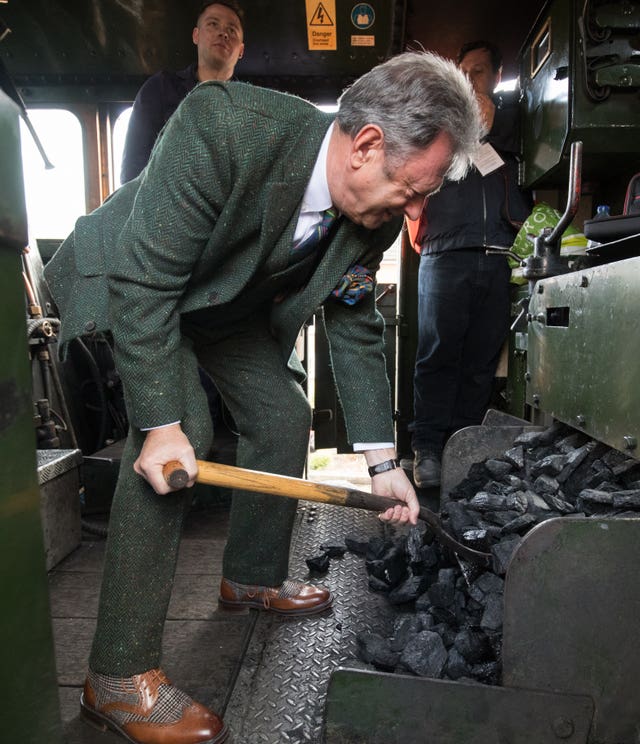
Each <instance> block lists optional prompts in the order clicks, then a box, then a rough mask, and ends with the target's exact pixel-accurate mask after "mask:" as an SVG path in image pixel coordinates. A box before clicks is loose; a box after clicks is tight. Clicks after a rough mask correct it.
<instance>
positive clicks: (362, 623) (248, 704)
mask: <svg viewBox="0 0 640 744" xmlns="http://www.w3.org/2000/svg"><path fill="white" fill-rule="evenodd" d="M382 534H383V526H382V524H381V523H380V521H379V520H378V519H377V517H376V516H375V515H373V514H372V513H371V512H364V511H360V510H357V509H346V508H343V507H338V506H331V505H325V504H315V503H312V502H306V501H303V502H300V504H299V506H298V513H297V517H296V525H295V529H294V533H293V538H292V543H291V563H290V569H291V571H290V575H291V576H292V577H293V578H297V579H300V580H305V581H308V580H309V577H308V572H307V566H306V564H305V559H306V558H310V557H311V556H313V555H316V554H317V553H319V552H320V545H321V544H323V543H325V542H329V541H330V542H339V541H343V540H344V538H345V536H347V535H356V536H358V538H362V539H365V540H367V539H369V538H370V537H373V536H374V535H382ZM314 583H320V584H322V585H324V586H327V587H328V588H329V589H330V590H331V591H332V593H333V595H334V602H333V607H332V609H331V610H328V611H327V612H325V613H323V614H321V615H317V616H311V617H307V618H297V619H294V618H287V619H284V618H278V617H277V616H273V615H270V614H268V613H264V612H261V613H259V616H258V618H257V621H256V625H255V629H254V632H253V635H252V637H251V640H250V641H249V644H248V648H247V653H246V656H245V658H244V660H243V663H242V668H241V670H240V673H239V675H238V678H237V681H236V684H235V687H234V689H233V691H232V694H231V697H230V700H229V703H228V705H227V707H226V711H225V721H226V722H227V723H228V725H229V727H230V729H231V731H232V732H233V742H234V744H285V743H286V742H292V743H294V742H295V744H301V743H302V742H305V743H306V742H311V743H312V744H320V742H321V741H322V718H323V709H324V702H325V697H326V692H327V687H328V684H329V678H330V675H331V673H332V672H333V671H334V670H335V669H336V668H337V667H338V666H340V665H343V666H354V665H358V662H356V661H355V660H356V634H357V633H360V632H362V631H367V630H370V631H375V632H380V633H381V634H384V633H385V632H386V631H387V630H388V629H389V626H390V623H391V622H392V618H393V615H394V611H393V608H392V607H391V606H390V605H389V604H388V602H387V600H386V598H385V597H384V596H381V595H380V594H376V593H374V592H372V591H370V590H369V588H368V575H367V571H366V568H365V565H364V559H363V558H362V556H357V555H355V554H353V553H349V552H347V553H345V555H344V556H343V557H342V558H332V559H331V562H330V567H329V571H328V573H327V574H325V575H324V576H322V577H320V578H319V580H318V581H317V582H316V581H315V580H314Z"/></svg>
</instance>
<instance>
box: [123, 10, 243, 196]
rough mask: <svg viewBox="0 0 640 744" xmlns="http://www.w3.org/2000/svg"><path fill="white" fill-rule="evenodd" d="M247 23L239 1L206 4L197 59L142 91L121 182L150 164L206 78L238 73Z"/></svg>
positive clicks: (152, 81)
mask: <svg viewBox="0 0 640 744" xmlns="http://www.w3.org/2000/svg"><path fill="white" fill-rule="evenodd" d="M243 23H244V13H243V11H242V9H241V8H240V6H239V5H238V4H237V3H236V2H235V0H220V2H213V3H212V2H204V3H203V4H202V6H201V8H200V13H199V14H198V18H197V21H196V26H195V28H194V29H193V33H192V38H193V43H194V44H195V45H196V47H197V48H198V61H197V63H196V64H191V65H189V67H186V68H185V69H184V70H179V71H178V72H168V71H166V70H162V71H161V72H157V73H156V74H155V75H152V76H151V77H150V78H149V79H148V80H147V81H146V83H144V85H143V86H142V87H141V88H140V90H139V91H138V95H137V96H136V99H135V101H134V103H133V111H132V112H131V119H130V120H129V128H128V130H127V137H126V140H125V143H124V153H123V156H122V169H121V171H120V182H121V183H126V182H127V181H130V180H131V179H132V178H135V177H136V176H137V175H138V174H139V173H140V172H141V171H142V169H143V168H144V167H145V165H146V164H147V162H148V160H149V156H150V155H151V150H152V149H153V145H154V144H155V141H156V139H157V137H158V134H159V133H160V130H161V129H162V127H163V126H164V125H165V124H166V122H167V120H168V119H169V117H170V116H171V114H173V112H174V111H175V110H176V109H177V108H178V104H179V103H180V101H182V99H183V98H184V97H185V96H186V95H187V93H189V91H191V90H192V89H193V88H194V87H195V86H196V85H197V84H198V83H201V82H203V81H204V80H230V79H231V78H232V77H233V71H234V69H235V66H236V64H237V62H238V60H239V59H241V58H242V54H243V52H244V43H243V38H244V29H243Z"/></svg>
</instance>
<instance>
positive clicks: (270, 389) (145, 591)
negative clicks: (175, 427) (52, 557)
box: [89, 309, 311, 677]
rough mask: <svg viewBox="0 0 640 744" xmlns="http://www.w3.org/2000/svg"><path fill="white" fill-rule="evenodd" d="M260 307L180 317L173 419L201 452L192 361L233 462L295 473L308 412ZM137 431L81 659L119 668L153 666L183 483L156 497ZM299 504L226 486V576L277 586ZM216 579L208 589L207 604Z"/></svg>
mask: <svg viewBox="0 0 640 744" xmlns="http://www.w3.org/2000/svg"><path fill="white" fill-rule="evenodd" d="M268 318H269V313H268V309H265V310H264V311H263V312H259V313H252V315H251V316H250V317H248V318H245V319H241V320H236V321H235V322H232V323H229V324H227V325H226V326H224V327H222V324H220V325H219V326H216V324H213V326H212V327H210V328H205V327H204V326H195V325H188V324H183V330H184V334H183V346H182V358H183V361H182V367H183V369H182V384H183V386H184V416H183V418H182V422H181V423H182V427H183V429H184V431H185V433H186V434H187V436H188V437H189V440H190V441H191V443H192V445H193V446H194V449H195V450H196V455H197V457H199V458H206V456H207V455H208V453H209V450H210V447H211V443H212V435H213V432H212V425H211V419H210V415H209V409H208V406H207V401H206V395H205V392H204V390H203V389H202V387H201V385H200V380H199V374H198V364H200V365H201V366H202V367H203V368H204V369H205V370H206V371H207V372H208V373H209V374H210V375H211V377H212V378H213V380H214V382H215V384H216V386H217V388H218V390H219V391H220V393H221V395H222V397H223V399H224V401H225V403H226V405H227V406H228V408H229V411H230V412H231V414H232V416H233V419H234V421H235V424H236V427H237V429H238V432H239V434H240V437H239V441H238V451H237V461H236V462H237V464H238V465H239V466H240V467H248V468H251V469H253V470H264V471H267V472H272V473H280V474H283V475H291V476H296V477H299V476H301V475H302V472H303V468H304V462H305V458H306V455H307V447H308V438H309V430H310V426H311V411H310V407H309V404H308V402H307V399H306V396H305V394H304V391H303V389H302V387H301V385H300V383H299V382H298V381H297V380H296V379H295V377H294V375H293V373H292V372H291V371H290V370H289V369H288V368H287V365H286V363H285V361H284V360H283V358H282V351H281V348H280V346H279V345H278V344H277V343H276V341H275V340H274V339H273V337H272V336H271V334H270V333H269V327H268ZM143 442H144V432H140V431H137V430H135V429H133V428H132V430H131V431H130V434H129V437H128V439H127V443H126V446H125V450H124V454H123V458H122V462H121V466H120V476H119V479H118V484H117V487H116V492H115V495H114V498H113V504H112V508H111V516H110V521H109V536H108V540H107V547H106V557H105V567H104V576H103V581H102V590H101V595H100V605H99V611H98V623H97V628H96V633H95V636H94V641H93V647H92V651H91V656H90V659H89V665H90V667H91V669H92V670H93V671H95V672H99V673H102V674H110V675H114V676H120V677H129V676H132V675H134V674H140V673H141V672H144V671H147V670H148V669H152V668H154V667H158V666H160V652H161V643H162V632H163V628H164V622H165V619H166V614H167V608H168V605H169V599H170V597H171V590H172V587H173V578H174V573H175V567H176V561H177V557H178V547H179V543H180V536H181V531H182V524H183V520H184V517H185V514H186V512H187V511H188V508H189V505H190V501H191V494H190V489H184V490H183V491H178V492H174V493H171V494H168V495H165V496H159V495H158V494H156V493H155V491H153V489H152V488H151V487H150V486H149V485H148V483H147V482H146V481H145V480H144V479H143V478H142V477H140V476H138V475H137V474H136V473H135V472H134V470H133V463H134V461H135V459H136V458H137V457H138V454H139V452H140V448H141V446H142V444H143ZM295 511H296V502H295V501H292V500H291V499H285V498H279V497H277V496H270V495H267V494H264V495H263V494H255V493H250V492H246V491H237V492H234V494H233V498H232V507H231V517H230V531H229V537H228V541H227V545H226V548H225V553H224V558H223V575H224V576H225V578H228V579H231V580H232V581H238V582H241V583H245V584H261V585H267V586H277V585H279V584H281V583H282V581H283V580H284V579H285V578H286V576H287V574H288V561H289V543H290V538H291V530H292V527H293V520H294V516H295ZM217 592H218V587H217V586H212V587H211V601H212V603H214V602H216V600H217Z"/></svg>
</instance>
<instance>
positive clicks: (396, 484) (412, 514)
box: [364, 450, 420, 524]
mask: <svg viewBox="0 0 640 744" xmlns="http://www.w3.org/2000/svg"><path fill="white" fill-rule="evenodd" d="M364 454H365V457H366V460H367V464H368V465H377V464H378V463H380V462H384V461H385V460H395V459H396V453H395V452H394V451H393V450H368V451H366V452H365V453H364ZM371 492H372V493H375V494H376V495H378V496H391V497H392V498H394V499H396V500H397V501H403V502H404V504H405V505H404V506H402V505H400V504H398V506H394V507H391V508H390V509H387V510H386V511H385V512H382V514H379V515H378V516H379V518H380V519H381V520H382V521H384V522H397V523H398V524H406V523H407V522H409V523H411V524H416V523H417V521H418V513H419V511H420V504H419V503H418V497H417V496H416V492H415V491H414V490H413V486H412V485H411V483H410V481H409V479H408V478H407V476H406V475H405V472H404V470H403V469H402V468H395V469H394V470H387V471H386V472H384V473H378V475H374V476H373V478H372V479H371Z"/></svg>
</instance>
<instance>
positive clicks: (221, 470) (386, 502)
mask: <svg viewBox="0 0 640 744" xmlns="http://www.w3.org/2000/svg"><path fill="white" fill-rule="evenodd" d="M196 462H197V464H198V475H197V476H196V482H197V483H205V484H207V485H209V486H221V487H223V488H238V489H241V490H243V491H257V492H259V493H268V494H272V495H273V496H285V497H286V498H290V499H304V500H307V501H320V502H322V503H323V504H333V505H334V506H349V507H353V508H355V509H366V510H367V511H375V512H383V511H386V510H387V509H388V508H389V507H392V506H397V505H398V504H403V503H404V502H401V501H397V500H396V499H393V498H391V497H389V496H377V495H376V494H373V493H368V492H367V491H358V490H356V489H353V488H344V487H341V486H330V485H326V484H323V483H313V482H311V481H307V480H304V479H303V478H292V477H290V476H287V475H274V474H273V473H262V472H260V471H258V470H247V469H246V468H238V467H234V466H231V465H220V464H219V463H216V462H207V461H206V460H197V461H196ZM162 472H163V475H164V477H165V480H166V481H167V483H168V485H169V486H171V488H175V489H180V488H184V487H185V486H186V485H187V483H188V481H189V476H188V474H187V471H186V470H185V469H184V468H183V466H182V463H181V462H178V461H177V460H172V461H171V462H168V463H167V464H166V465H165V466H164V468H163V471H162ZM419 518H420V519H421V520H422V521H423V522H425V523H426V525H427V527H428V528H429V529H430V530H431V531H432V532H433V534H434V536H435V537H436V539H437V540H438V541H439V542H440V543H441V544H442V545H445V546H446V547H448V548H451V550H453V551H454V552H455V553H457V554H458V555H459V556H461V557H464V558H466V559H467V560H468V561H471V562H473V563H475V564H477V565H481V566H484V567H487V566H489V565H490V563H491V555H490V554H489V553H482V552H480V551H479V550H473V548H470V547H469V546H468V545H463V544H462V543H460V542H458V541H457V540H456V539H455V538H454V537H452V536H451V535H450V534H449V533H448V532H446V531H445V530H444V528H443V527H442V523H441V522H440V517H439V516H438V515H437V514H435V513H434V512H432V511H431V510H430V509H427V507H426V506H421V507H420V513H419Z"/></svg>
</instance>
